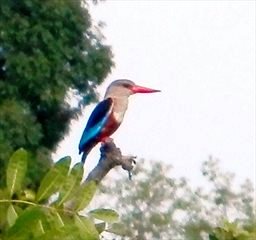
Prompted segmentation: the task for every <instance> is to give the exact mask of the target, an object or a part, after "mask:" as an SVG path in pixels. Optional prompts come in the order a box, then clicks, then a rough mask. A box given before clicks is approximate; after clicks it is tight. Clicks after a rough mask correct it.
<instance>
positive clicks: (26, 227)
mask: <svg viewBox="0 0 256 240" xmlns="http://www.w3.org/2000/svg"><path fill="white" fill-rule="evenodd" d="M44 217H45V216H44V213H43V210H42V209H41V208H40V207H37V206H36V207H29V208H27V209H26V210H25V211H23V212H22V213H21V215H20V216H19V217H18V218H17V219H16V222H15V224H14V225H13V226H12V227H11V228H10V229H9V231H8V232H7V236H8V239H9V238H10V239H16V238H17V239H19V238H21V239H23V238H24V239H26V238H27V239H28V236H29V234H31V233H33V231H34V230H35V226H36V224H37V222H38V220H40V219H44Z"/></svg>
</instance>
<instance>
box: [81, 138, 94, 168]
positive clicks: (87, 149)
mask: <svg viewBox="0 0 256 240" xmlns="http://www.w3.org/2000/svg"><path fill="white" fill-rule="evenodd" d="M96 144H97V142H89V143H87V144H86V145H85V146H84V147H83V150H81V151H80V152H79V154H80V153H81V152H83V154H82V158H81V162H82V163H83V164H84V163H85V160H86V158H87V156H88V154H89V153H90V152H91V150H92V149H93V148H94V147H95V145H96Z"/></svg>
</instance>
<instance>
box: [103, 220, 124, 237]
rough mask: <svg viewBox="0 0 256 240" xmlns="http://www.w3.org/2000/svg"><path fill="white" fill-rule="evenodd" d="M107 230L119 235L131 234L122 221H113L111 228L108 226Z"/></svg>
mask: <svg viewBox="0 0 256 240" xmlns="http://www.w3.org/2000/svg"><path fill="white" fill-rule="evenodd" d="M105 231H106V232H110V233H113V234H116V235H119V236H129V232H128V230H127V228H126V226H125V225H124V224H122V223H113V224H112V225H111V228H108V229H106V230H105Z"/></svg>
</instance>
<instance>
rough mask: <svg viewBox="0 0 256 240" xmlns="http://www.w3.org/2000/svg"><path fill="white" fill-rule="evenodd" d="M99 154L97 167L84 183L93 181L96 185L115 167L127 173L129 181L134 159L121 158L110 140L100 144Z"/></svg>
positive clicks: (117, 149) (118, 150) (131, 157)
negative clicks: (120, 167)
mask: <svg viewBox="0 0 256 240" xmlns="http://www.w3.org/2000/svg"><path fill="white" fill-rule="evenodd" d="M100 152H101V156H100V160H99V162H98V164H97V166H96V167H95V168H94V169H93V170H92V171H91V172H90V173H89V175H88V177H87V178H86V180H85V181H91V180H93V181H95V182H96V183H97V184H98V183H100V182H101V180H102V179H103V178H104V177H105V176H106V175H107V174H108V172H109V171H110V170H111V169H112V168H114V167H116V166H122V168H123V169H124V170H126V171H128V173H129V179H131V176H132V175H131V172H132V170H133V167H134V164H135V163H136V162H135V158H136V157H134V156H123V155H122V153H121V150H120V149H119V148H117V147H116V145H115V143H114V142H113V139H111V138H108V139H107V140H106V141H105V142H104V143H102V145H101V148H100Z"/></svg>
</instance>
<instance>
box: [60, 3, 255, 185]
mask: <svg viewBox="0 0 256 240" xmlns="http://www.w3.org/2000/svg"><path fill="white" fill-rule="evenodd" d="M90 11H91V14H92V17H93V19H95V22H97V21H99V20H101V21H104V22H105V23H106V27H105V28H104V29H103V33H104V35H105V37H106V42H107V43H108V44H110V45H111V46H112V48H113V52H114V55H115V57H114V60H115V63H116V66H115V68H114V69H113V71H112V73H111V74H110V75H109V77H108V78H107V79H106V82H105V83H104V84H103V85H102V86H101V87H100V88H99V92H100V94H101V96H102V97H103V94H104V91H105V88H106V86H107V85H108V84H109V83H110V82H111V81H113V80H115V79H118V78H128V79H131V80H133V81H135V82H136V83H137V84H139V85H145V86H148V87H152V88H157V89H161V90H162V93H157V94H148V95H142V94H141V95H134V96H132V97H131V98H130V104H129V109H128V112H127V114H126V116H125V120H124V122H123V124H122V125H121V127H120V128H119V129H118V131H117V132H116V133H115V134H114V135H113V137H114V139H115V142H116V144H117V145H118V146H119V147H120V148H121V149H122V151H123V153H124V154H133V155H137V156H138V157H139V158H145V159H153V160H162V161H164V162H166V163H169V164H172V165H173V166H174V171H173V173H174V174H175V176H185V177H187V178H189V179H191V180H192V181H193V182H194V183H197V182H200V180H201V178H200V176H199V175H200V166H201V163H202V161H204V160H207V159H208V156H209V155H212V156H214V157H216V158H218V159H220V161H221V167H222V168H223V169H224V170H229V171H232V172H235V173H236V175H237V178H238V179H239V180H242V179H245V178H246V177H248V178H250V179H255V1H171V0H169V1H167V0H166V1H153V0H151V1H135V0H133V1H128V0H123V1H116V0H112V1H111V0H108V1H106V2H103V3H100V4H99V5H97V6H92V7H91V9H90ZM101 99H102V98H101ZM93 107H94V106H90V107H87V108H85V109H84V115H83V117H81V118H80V119H79V121H77V122H76V121H74V122H73V124H72V131H71V133H70V135H69V136H68V137H66V139H65V141H64V142H62V144H61V145H60V148H59V150H58V152H57V154H56V155H55V158H56V159H57V158H59V157H61V156H63V155H71V156H72V158H73V160H74V162H76V161H79V160H80V156H79V155H78V143H79V140H80V137H81V134H82V132H83V129H84V127H85V124H86V121H87V119H88V117H89V115H90V113H91V111H92V109H93ZM98 158H99V153H98V148H95V149H94V150H93V152H92V153H91V154H90V155H89V157H88V159H87V162H86V166H88V168H89V169H90V168H92V167H93V166H94V165H95V164H96V160H98ZM120 174H124V173H123V172H122V171H120Z"/></svg>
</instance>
